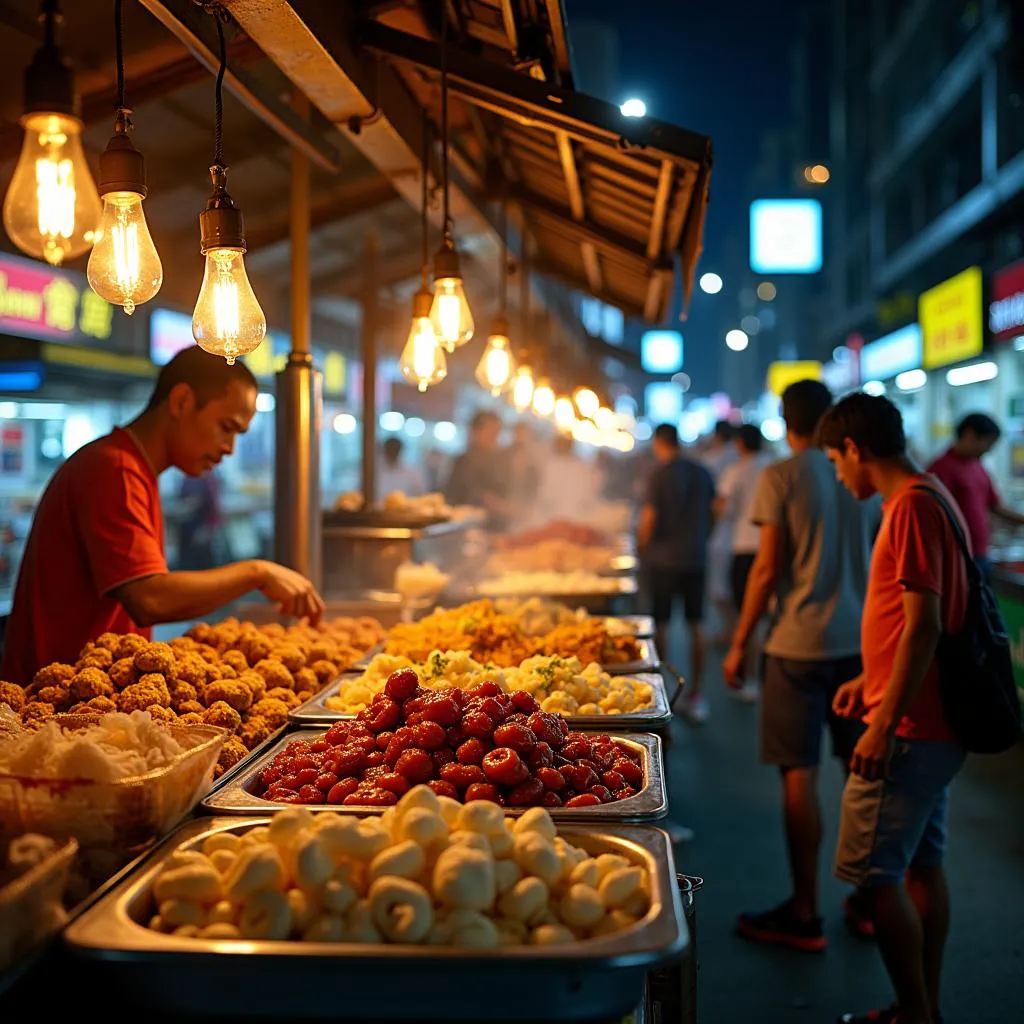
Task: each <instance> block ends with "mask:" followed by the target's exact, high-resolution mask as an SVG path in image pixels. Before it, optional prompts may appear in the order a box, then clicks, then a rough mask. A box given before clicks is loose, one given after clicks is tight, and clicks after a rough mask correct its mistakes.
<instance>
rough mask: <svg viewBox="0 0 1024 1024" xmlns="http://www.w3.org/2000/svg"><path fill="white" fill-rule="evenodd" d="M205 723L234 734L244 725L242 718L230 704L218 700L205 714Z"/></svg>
mask: <svg viewBox="0 0 1024 1024" xmlns="http://www.w3.org/2000/svg"><path fill="white" fill-rule="evenodd" d="M203 721H204V722H205V723H206V724H207V725H217V726H220V728H222V729H227V730H228V731H229V732H234V731H235V730H236V729H237V728H238V727H239V726H240V725H241V724H242V716H241V715H240V714H239V713H238V712H237V711H236V710H235V709H234V708H233V707H232V706H231V705H230V704H227V703H225V702H224V701H222V700H218V701H216V702H215V703H213V704H211V705H210V706H209V707H208V708H207V709H206V711H205V712H204V713H203Z"/></svg>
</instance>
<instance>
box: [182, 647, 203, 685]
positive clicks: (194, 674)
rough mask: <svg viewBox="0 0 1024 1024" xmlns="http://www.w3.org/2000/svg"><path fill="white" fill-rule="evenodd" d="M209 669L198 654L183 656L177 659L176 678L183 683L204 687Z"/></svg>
mask: <svg viewBox="0 0 1024 1024" xmlns="http://www.w3.org/2000/svg"><path fill="white" fill-rule="evenodd" d="M208 668H209V666H208V665H207V664H206V662H205V661H203V659H202V658H200V657H199V655H198V654H195V653H193V654H181V655H179V656H178V658H177V663H176V665H175V669H174V677H175V679H177V680H178V681H179V682H182V683H189V684H191V685H192V686H204V685H205V684H206V675H207V669H208Z"/></svg>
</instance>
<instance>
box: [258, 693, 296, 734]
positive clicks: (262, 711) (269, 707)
mask: <svg viewBox="0 0 1024 1024" xmlns="http://www.w3.org/2000/svg"><path fill="white" fill-rule="evenodd" d="M251 713H252V714H253V715H259V716H260V717H261V718H265V719H266V720H267V724H268V725H270V727H271V728H273V729H280V728H281V726H282V725H284V724H285V722H287V721H288V705H287V704H285V702H284V701H283V700H276V699H275V698H273V697H264V698H263V700H258V701H257V702H256V703H255V704H253V706H252V712H251Z"/></svg>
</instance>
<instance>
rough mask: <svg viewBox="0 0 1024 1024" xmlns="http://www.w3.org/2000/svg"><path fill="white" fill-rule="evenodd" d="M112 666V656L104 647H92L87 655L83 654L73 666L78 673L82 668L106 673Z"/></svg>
mask: <svg viewBox="0 0 1024 1024" xmlns="http://www.w3.org/2000/svg"><path fill="white" fill-rule="evenodd" d="M113 664H114V655H113V654H111V652H110V651H108V650H107V649H106V647H94V648H93V649H92V650H91V651H89V652H88V653H85V652H83V653H82V656H81V657H80V658H79V659H78V661H77V662H76V664H75V668H77V669H78V671H79V672H81V671H82V669H83V668H98V669H102V670H103V671H106V670H107V669H108V668H110V666H111V665H113Z"/></svg>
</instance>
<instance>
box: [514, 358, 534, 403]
mask: <svg viewBox="0 0 1024 1024" xmlns="http://www.w3.org/2000/svg"><path fill="white" fill-rule="evenodd" d="M532 402H533V371H532V370H531V369H530V368H529V367H528V366H521V367H520V368H519V369H518V370H517V371H516V376H515V380H514V381H513V382H512V404H513V405H514V406H515V407H516V409H517V410H518V411H519V412H526V410H527V409H529V408H530V404H531V403H532Z"/></svg>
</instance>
